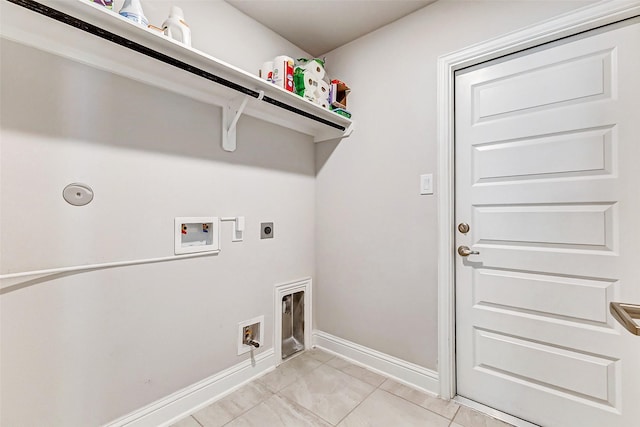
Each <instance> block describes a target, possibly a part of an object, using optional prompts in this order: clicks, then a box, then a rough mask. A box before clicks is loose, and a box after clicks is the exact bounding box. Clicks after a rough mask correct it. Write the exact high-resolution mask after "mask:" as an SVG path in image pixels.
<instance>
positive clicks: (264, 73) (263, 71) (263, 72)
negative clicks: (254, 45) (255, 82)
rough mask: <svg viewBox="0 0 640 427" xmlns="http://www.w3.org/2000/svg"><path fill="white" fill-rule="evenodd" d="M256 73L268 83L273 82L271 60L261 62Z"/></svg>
mask: <svg viewBox="0 0 640 427" xmlns="http://www.w3.org/2000/svg"><path fill="white" fill-rule="evenodd" d="M258 75H259V76H260V78H261V79H263V80H266V81H268V82H269V83H273V61H267V62H265V63H264V64H262V67H260V72H259V73H258Z"/></svg>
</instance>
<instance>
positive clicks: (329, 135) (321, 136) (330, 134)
mask: <svg viewBox="0 0 640 427" xmlns="http://www.w3.org/2000/svg"><path fill="white" fill-rule="evenodd" d="M354 125H355V123H351V124H350V125H349V127H347V128H346V129H345V130H344V132H343V133H342V135H336V131H335V129H332V130H328V131H326V132H323V133H318V134H317V135H316V136H315V137H314V138H313V142H324V141H330V140H334V139H343V138H348V137H349V136H350V135H351V133H352V132H353V129H354Z"/></svg>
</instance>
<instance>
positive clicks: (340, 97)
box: [330, 80, 351, 108]
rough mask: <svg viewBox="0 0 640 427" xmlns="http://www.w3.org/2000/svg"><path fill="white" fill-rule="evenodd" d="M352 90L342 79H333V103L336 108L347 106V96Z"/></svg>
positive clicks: (331, 99)
mask: <svg viewBox="0 0 640 427" xmlns="http://www.w3.org/2000/svg"><path fill="white" fill-rule="evenodd" d="M350 92H351V89H349V86H347V84H346V83H345V82H341V81H340V80H331V94H330V95H331V98H330V101H331V105H332V106H334V107H336V108H347V96H348V95H349V93H350Z"/></svg>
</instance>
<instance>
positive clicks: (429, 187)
mask: <svg viewBox="0 0 640 427" xmlns="http://www.w3.org/2000/svg"><path fill="white" fill-rule="evenodd" d="M420 194H433V174H432V173H427V174H424V175H420Z"/></svg>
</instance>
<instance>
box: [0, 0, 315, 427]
mask: <svg viewBox="0 0 640 427" xmlns="http://www.w3.org/2000/svg"><path fill="white" fill-rule="evenodd" d="M163 3H165V5H166V8H167V10H168V7H169V6H168V4H169V3H168V2H163ZM145 4H146V3H145ZM207 7H211V8H213V9H215V11H217V12H216V14H210V15H209V17H208V18H207V21H208V22H209V23H210V25H212V26H213V27H215V28H216V29H218V30H220V29H221V27H227V28H229V27H234V25H235V26H236V27H238V28H243V27H248V29H249V30H250V31H251V32H250V33H249V34H250V36H248V37H226V38H224V40H222V39H221V38H220V37H217V38H216V37H212V38H211V39H207V38H206V37H205V35H204V34H203V33H200V32H199V31H198V30H197V27H198V25H197V24H198V20H199V19H200V20H202V22H204V14H205V13H207V10H206V8H207ZM227 8H228V10H227ZM184 9H185V14H186V16H187V19H188V21H189V22H190V23H191V25H192V27H193V28H194V34H196V33H197V34H196V35H194V44H196V47H199V48H201V49H202V50H207V51H209V53H212V54H213V55H218V56H220V57H222V59H224V60H227V61H229V62H232V63H236V64H239V65H240V66H242V67H244V68H246V69H247V70H249V71H253V70H252V69H251V68H253V67H254V65H255V64H260V63H262V61H263V60H264V57H271V56H274V55H275V54H278V53H283V52H291V54H292V55H294V56H297V55H299V54H300V51H299V50H297V48H295V47H294V46H293V45H291V44H290V43H288V42H286V41H284V40H282V39H280V38H278V37H277V36H275V35H274V34H273V33H271V32H270V31H268V30H266V29H265V28H263V27H260V26H258V25H257V24H256V23H255V22H253V21H251V22H249V21H248V20H247V19H248V18H246V17H245V16H244V15H242V14H239V13H238V12H234V11H235V9H231V8H229V7H228V5H226V4H224V3H220V2H191V3H189V4H185V5H184ZM223 12H224V14H222V15H221V13H223ZM163 15H164V12H163ZM214 33H215V32H214ZM214 35H215V34H214ZM258 36H261V37H262V38H260V40H254V39H256V38H258ZM197 40H200V41H201V43H202V44H201V45H200V46H198V45H197V44H198V43H199V42H198V41H197ZM0 52H1V55H2V57H1V61H0V62H1V67H2V69H1V85H2V86H1V87H0V95H1V99H0V102H1V105H2V115H1V126H2V129H1V131H2V133H1V135H0V137H1V140H0V141H1V142H0V185H1V187H0V207H1V212H0V213H1V216H0V234H1V235H2V238H1V239H0V253H1V255H2V258H1V260H0V261H1V262H0V273H1V274H6V273H12V272H20V271H25V270H32V269H43V268H51V267H63V266H71V265H79V264H88V263H99V262H109V261H118V260H130V259H138V258H150V257H162V256H170V255H172V254H173V218H174V217H176V216H201V215H202V216H204V215H216V216H235V215H245V216H246V222H247V231H246V237H245V241H244V242H242V243H232V242H231V224H230V223H224V224H223V233H222V252H221V254H220V255H218V256H211V257H205V258H198V259H191V260H181V261H172V262H166V263H157V264H149V265H139V266H131V267H121V268H112V269H103V270H96V271H91V272H82V273H74V274H62V275H57V276H52V277H46V278H43V279H35V280H32V279H24V280H22V281H20V282H19V283H18V284H17V285H15V286H11V287H9V288H7V289H5V290H4V291H2V292H1V295H0V309H1V313H0V316H1V318H0V320H1V331H0V332H1V333H0V335H1V360H2V364H1V365H2V366H1V372H0V376H1V379H2V380H1V384H0V385H1V387H0V388H1V390H2V402H1V403H0V406H1V407H2V411H1V414H2V415H1V417H2V418H1V420H0V424H1V425H6V426H36V425H40V426H42V425H46V426H92V425H100V424H104V423H106V422H108V421H110V420H113V419H115V418H117V417H119V416H122V415H124V414H126V413H128V412H130V411H133V410H135V409H138V408H140V407H142V406H144V405H146V404H148V403H150V402H152V401H154V400H156V399H159V398H162V397H164V396H166V395H168V394H170V393H173V392H175V391H177V390H179V389H181V388H183V387H186V386H188V385H190V384H192V383H194V382H196V381H199V380H202V379H203V378H206V377H208V376H210V375H212V374H215V373H217V372H219V371H221V370H223V369H225V368H228V367H230V366H233V365H235V364H237V363H239V362H240V361H242V360H245V359H247V358H248V357H249V354H245V355H243V356H236V346H237V342H236V334H237V324H238V322H240V321H243V320H246V319H249V318H252V317H255V316H258V315H261V314H264V315H265V320H266V333H265V341H266V342H265V343H264V345H263V346H262V348H261V349H260V350H258V353H260V352H262V351H264V350H265V349H269V348H270V347H272V345H273V343H272V335H273V286H274V285H275V284H279V283H282V282H287V281H291V280H295V279H299V278H302V277H306V276H312V275H313V274H314V243H313V242H314V203H315V201H314V185H315V184H314V178H315V177H314V175H315V165H314V147H313V144H312V142H311V138H310V137H307V136H305V135H301V134H299V133H296V132H293V131H289V130H285V129H282V128H280V127H277V126H273V125H270V124H267V123H264V122H261V121H259V120H256V119H252V118H248V117H243V118H242V119H241V120H240V122H239V127H238V150H237V151H236V152H235V153H226V152H224V151H222V149H221V148H220V114H221V113H220V109H219V108H216V107H213V106H210V105H205V104H202V103H199V102H196V101H193V100H191V99H187V98H184V97H181V96H179V95H176V94H173V93H169V92H165V91H162V90H159V89H157V88H152V87H148V86H144V85H142V84H139V83H136V82H134V81H131V80H127V79H124V78H121V77H117V76H113V75H110V74H107V73H104V72H101V71H97V70H94V69H91V68H88V67H86V66H83V65H80V64H77V63H73V62H70V61H68V60H64V59H60V58H57V57H54V56H52V55H49V54H46V53H43V52H40V51H38V50H35V49H31V48H26V47H24V46H21V45H18V44H15V43H12V42H5V41H3V42H2V45H1V46H0ZM78 181H79V182H83V183H87V184H89V185H91V186H92V187H93V189H94V191H95V199H94V201H93V202H92V203H91V204H90V205H87V206H85V207H72V206H70V205H68V204H67V203H66V202H65V201H64V200H63V199H62V189H63V188H64V186H66V185H67V184H69V183H71V182H78ZM261 221H273V222H275V238H274V239H273V240H260V239H259V222H261ZM3 285H4V284H3Z"/></svg>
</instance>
